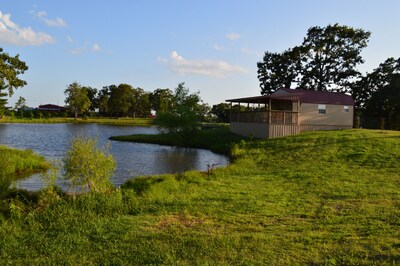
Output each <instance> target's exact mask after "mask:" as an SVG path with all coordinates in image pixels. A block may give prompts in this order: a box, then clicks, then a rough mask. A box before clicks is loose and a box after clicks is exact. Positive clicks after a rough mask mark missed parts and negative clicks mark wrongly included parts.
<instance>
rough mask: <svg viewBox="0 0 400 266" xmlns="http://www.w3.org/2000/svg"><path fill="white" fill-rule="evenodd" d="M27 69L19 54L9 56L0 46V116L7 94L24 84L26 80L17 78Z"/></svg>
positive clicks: (3, 109)
mask: <svg viewBox="0 0 400 266" xmlns="http://www.w3.org/2000/svg"><path fill="white" fill-rule="evenodd" d="M26 70H28V66H27V65H26V64H25V62H23V61H21V60H20V59H19V55H18V54H17V55H16V56H14V57H13V56H10V55H9V54H7V53H4V52H3V48H0V117H1V115H2V114H4V111H5V105H6V104H7V99H6V97H7V96H12V95H13V93H14V90H15V89H17V88H19V87H23V86H25V85H26V81H24V80H22V79H20V78H19V75H20V74H23V73H24V72H25V71H26Z"/></svg>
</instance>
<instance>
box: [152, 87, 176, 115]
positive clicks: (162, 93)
mask: <svg viewBox="0 0 400 266" xmlns="http://www.w3.org/2000/svg"><path fill="white" fill-rule="evenodd" d="M173 97H174V96H173V91H171V90H170V89H156V90H154V91H153V92H152V93H150V95H149V100H150V104H151V108H152V109H153V110H154V111H156V113H158V112H160V113H163V112H167V111H168V109H170V108H171V107H172V103H173Z"/></svg>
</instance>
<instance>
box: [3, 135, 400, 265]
mask: <svg viewBox="0 0 400 266" xmlns="http://www.w3.org/2000/svg"><path fill="white" fill-rule="evenodd" d="M214 133H215V135H214V137H217V135H218V134H220V135H219V136H220V137H221V141H222V142H224V140H227V142H225V144H226V145H230V144H229V141H228V139H229V138H227V137H226V138H224V136H225V135H224V134H225V133H224V132H223V131H218V132H215V131H214ZM209 134H211V133H209ZM141 138H144V137H143V136H142V137H141ZM149 138H152V137H151V136H149ZM153 140H154V139H153ZM149 141H150V140H149ZM207 141H210V140H207ZM163 144H166V143H163ZM174 145H175V144H174ZM207 145H208V144H207ZM231 154H232V155H233V156H235V158H236V160H235V161H234V163H232V164H231V165H229V166H228V167H225V168H219V169H215V170H214V171H212V172H211V173H200V172H187V173H183V174H177V175H162V176H154V177H148V178H145V177H143V178H137V179H135V180H133V181H130V182H128V183H127V184H126V185H125V186H124V187H123V188H121V189H117V190H115V191H112V192H109V193H107V194H94V193H90V194H85V195H82V196H80V197H76V198H71V197H66V196H62V195H61V196H60V195H54V194H49V193H47V192H46V191H43V192H41V193H40V194H38V195H37V198H32V199H30V201H31V202H30V203H29V204H26V203H25V204H21V202H15V201H14V202H12V203H11V204H10V211H9V212H8V213H4V214H3V215H2V216H1V215H0V261H2V262H4V263H6V264H7V263H9V264H66V265H76V264H116V265H121V264H131V265H132V264H133V265H143V264H176V265H204V264H212V265H237V264H250V265H271V264H273V265H293V264H303V265H304V264H311V265H313V264H341V265H360V264H362V265H366V264H367V265H368V264H371V265H372V264H374V265H385V264H386V265H393V264H398V263H400V248H399V247H400V230H398V229H399V226H400V192H399V182H400V133H399V132H387V131H383V132H381V131H368V130H346V131H330V132H310V133H306V134H301V135H297V136H291V137H286V138H280V139H273V140H257V141H252V140H243V141H238V142H236V144H235V145H232V152H231ZM49 195H50V196H49ZM51 195H52V196H51Z"/></svg>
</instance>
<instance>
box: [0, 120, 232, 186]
mask: <svg viewBox="0 0 400 266" xmlns="http://www.w3.org/2000/svg"><path fill="white" fill-rule="evenodd" d="M156 133H157V129H156V128H155V127H132V126H110V125H99V124H0V144H5V145H7V146H10V147H14V148H18V149H32V150H33V151H35V152H37V153H39V154H41V155H43V156H45V157H46V158H47V159H49V160H57V161H61V159H62V157H63V156H64V154H65V151H66V150H67V149H68V147H69V142H70V140H71V139H72V137H74V136H77V135H82V134H83V135H85V136H87V135H90V136H93V137H97V138H98V142H99V144H100V145H103V144H106V143H107V142H108V138H109V137H110V136H115V135H130V134H156ZM110 151H111V153H112V154H113V156H114V158H115V160H116V162H117V169H116V172H115V174H114V176H113V177H112V179H111V180H112V182H113V184H115V185H117V186H118V185H121V184H123V183H124V182H125V181H126V180H128V179H131V178H132V177H135V176H139V175H154V174H163V173H177V172H182V171H187V170H191V169H198V170H206V169H207V164H213V163H217V164H218V165H226V164H227V163H228V159H227V158H226V157H225V156H222V155H218V154H215V153H212V152H210V151H207V150H202V149H183V148H174V147H168V146H161V145H153V144H140V143H130V142H118V141H111V142H110ZM17 186H18V187H21V188H25V189H28V190H37V189H40V188H41V187H42V186H43V184H42V182H41V180H40V177H39V176H38V175H34V176H32V177H30V178H28V179H25V180H23V181H18V183H17Z"/></svg>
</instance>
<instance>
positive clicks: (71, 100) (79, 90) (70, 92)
mask: <svg viewBox="0 0 400 266" xmlns="http://www.w3.org/2000/svg"><path fill="white" fill-rule="evenodd" d="M64 93H65V94H66V96H67V98H66V99H65V103H66V104H67V106H68V109H69V110H70V112H71V113H73V114H74V116H75V119H77V118H78V115H80V114H83V113H85V112H86V111H88V110H89V108H90V99H89V97H88V91H87V90H86V89H85V88H83V87H82V86H81V85H79V84H78V83H77V82H74V83H72V84H70V85H69V86H68V88H67V89H66V90H65V91H64Z"/></svg>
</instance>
